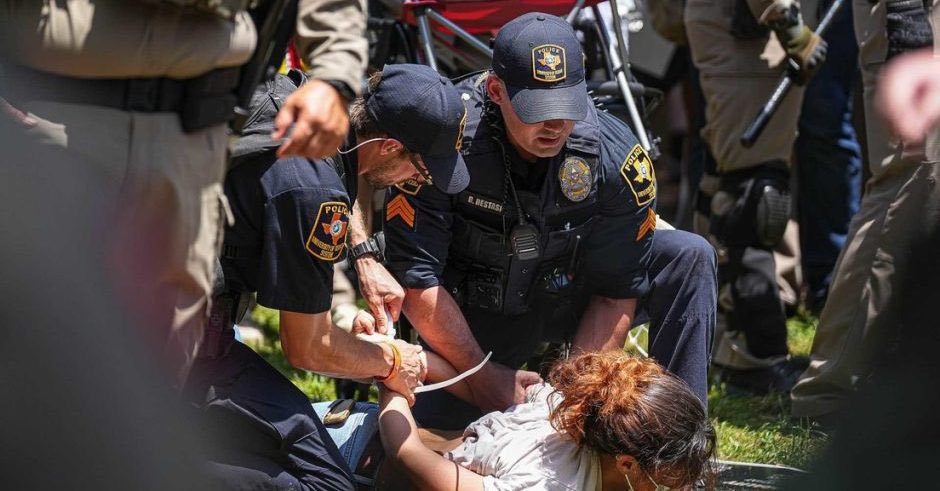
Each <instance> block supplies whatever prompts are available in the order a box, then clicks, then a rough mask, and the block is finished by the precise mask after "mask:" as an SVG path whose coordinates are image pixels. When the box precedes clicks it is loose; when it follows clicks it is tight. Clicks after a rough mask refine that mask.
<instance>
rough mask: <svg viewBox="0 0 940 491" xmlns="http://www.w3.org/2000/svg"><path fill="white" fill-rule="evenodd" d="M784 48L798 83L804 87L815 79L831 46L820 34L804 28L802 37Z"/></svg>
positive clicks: (791, 41) (796, 38)
mask: <svg viewBox="0 0 940 491" xmlns="http://www.w3.org/2000/svg"><path fill="white" fill-rule="evenodd" d="M784 48H786V50H787V58H789V60H790V63H791V64H790V66H791V68H792V73H793V76H794V79H795V81H796V83H797V84H799V85H803V84H805V83H806V82H808V81H809V80H810V79H811V78H813V75H815V73H816V70H817V69H818V68H819V67H820V65H822V63H823V61H825V59H826V52H827V50H828V49H829V46H828V45H827V44H826V41H825V40H823V38H821V37H820V36H819V34H816V33H815V32H813V30H812V29H810V28H808V27H805V26H804V27H803V30H802V31H801V32H800V35H799V36H797V37H795V38H793V39H792V40H790V41H789V42H787V44H786V46H784Z"/></svg>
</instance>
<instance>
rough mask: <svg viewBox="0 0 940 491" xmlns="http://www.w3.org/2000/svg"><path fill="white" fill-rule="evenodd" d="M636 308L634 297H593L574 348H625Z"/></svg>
mask: <svg viewBox="0 0 940 491" xmlns="http://www.w3.org/2000/svg"><path fill="white" fill-rule="evenodd" d="M635 311H636V299H635V298H625V299H618V298H607V297H598V296H594V297H591V302H590V304H589V305H588V307H587V309H586V310H585V311H584V316H582V317H581V323H580V324H579V325H578V331H577V333H575V336H574V341H573V343H572V349H573V351H603V350H610V349H623V345H624V343H625V342H626V340H627V332H629V331H630V325H631V324H632V323H633V315H634V312H635Z"/></svg>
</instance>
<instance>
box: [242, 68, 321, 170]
mask: <svg viewBox="0 0 940 491" xmlns="http://www.w3.org/2000/svg"><path fill="white" fill-rule="evenodd" d="M306 80H307V77H306V76H305V75H304V73H303V72H301V71H300V70H290V71H289V72H288V73H287V75H282V74H280V73H279V74H277V75H275V76H274V78H273V79H271V80H267V81H265V82H264V83H261V84H259V85H258V87H256V88H255V91H254V93H253V94H252V96H251V104H250V105H249V106H248V109H249V110H250V111H251V114H250V115H249V116H248V119H247V120H246V121H245V126H244V127H243V128H242V131H241V134H240V136H239V138H238V139H237V140H235V143H234V144H233V145H232V148H231V152H232V153H231V156H232V158H233V159H235V160H238V159H241V158H249V157H253V156H254V155H258V154H260V153H262V152H265V151H268V150H270V149H272V148H277V147H279V146H281V144H282V143H283V142H284V140H283V139H281V140H274V139H272V138H271V133H273V132H274V118H275V117H277V112H278V111H279V110H280V109H281V106H283V105H284V101H286V100H287V97H288V96H290V95H291V94H292V93H293V92H294V91H295V90H297V88H298V87H300V86H301V85H303V84H304V83H305V82H306Z"/></svg>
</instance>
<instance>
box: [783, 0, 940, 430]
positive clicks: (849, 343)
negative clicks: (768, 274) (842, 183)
mask: <svg viewBox="0 0 940 491" xmlns="http://www.w3.org/2000/svg"><path fill="white" fill-rule="evenodd" d="M853 7H854V8H855V11H854V12H855V34H856V37H857V39H858V43H859V65H860V67H861V70H862V81H863V84H864V91H865V93H864V102H865V126H866V131H867V137H868V138H867V144H868V159H869V169H870V170H871V174H872V175H871V178H870V179H869V180H868V182H867V183H866V186H865V194H864V196H863V197H862V202H861V205H860V209H859V212H858V214H856V215H855V217H854V218H853V219H852V222H851V223H850V226H849V235H848V239H847V241H846V247H845V249H843V251H842V254H841V255H840V257H839V261H838V263H837V264H836V269H835V272H834V275H833V283H832V289H831V291H830V294H829V299H828V301H827V302H826V305H825V307H824V308H823V311H822V315H821V316H820V319H819V326H818V327H817V330H816V337H815V338H814V340H813V348H812V352H811V355H810V366H809V368H808V369H807V370H806V371H805V372H804V373H803V375H802V376H801V377H800V380H799V381H798V383H797V384H796V386H794V388H793V392H792V413H793V415H794V416H800V417H810V418H814V419H816V420H817V421H818V422H820V423H822V424H823V425H829V424H830V423H831V422H834V421H836V420H838V419H839V416H838V414H839V412H840V411H841V410H843V409H844V407H843V406H844V404H845V401H846V399H847V398H848V397H849V396H850V395H851V394H852V392H853V391H854V388H855V387H854V382H853V381H854V380H856V379H857V377H859V376H864V375H865V373H866V370H867V367H868V365H869V360H870V359H871V356H872V355H875V354H877V353H878V352H879V351H881V350H883V347H882V343H881V342H880V341H881V340H883V339H885V337H886V336H888V335H890V334H891V333H892V331H894V329H895V328H896V326H897V325H898V322H899V314H900V313H899V312H897V311H896V310H895V309H893V308H892V306H893V305H894V304H895V303H896V302H893V300H895V298H894V295H892V292H896V291H897V290H898V288H899V286H900V285H901V283H902V282H903V280H904V278H903V273H904V271H905V267H906V264H905V263H906V261H907V256H908V255H909V249H910V246H911V244H913V243H914V241H915V239H916V238H917V237H919V236H920V235H921V231H922V230H926V229H929V226H928V225H929V220H931V219H932V218H934V217H936V213H935V212H934V211H932V210H934V209H936V207H937V202H938V200H940V196H938V194H937V190H936V185H935V184H934V183H935V182H936V172H937V169H936V166H937V160H938V159H940V155H937V142H936V140H935V139H933V140H931V139H928V141H927V147H926V149H927V151H928V156H927V159H926V162H925V161H924V154H923V152H924V148H923V147H922V146H921V145H920V144H919V143H914V144H905V143H903V142H902V141H901V140H900V139H898V138H896V137H894V136H892V135H891V133H890V132H889V130H888V129H887V127H886V125H885V124H884V121H883V120H882V118H881V116H880V115H879V114H878V113H877V111H876V104H875V95H876V92H877V89H878V80H879V75H880V71H881V68H882V66H884V64H885V62H886V61H887V60H888V59H889V58H890V57H891V56H892V55H894V54H899V53H901V52H903V51H906V50H910V49H913V48H917V47H920V46H918V45H917V43H916V41H917V40H920V41H921V42H923V40H924V39H928V40H929V27H928V26H927V13H926V11H925V10H924V6H923V4H922V3H921V2H902V1H885V0H879V1H877V2H872V1H869V0H855V2H854V4H853ZM937 17H938V9H937V8H936V6H934V8H933V30H934V38H933V41H934V43H936V41H937V34H938V33H937V28H938V26H937V21H938V18H937ZM918 31H920V33H919V34H918ZM924 31H926V34H927V36H924V35H923V34H924ZM911 34H914V35H913V36H911ZM911 38H913V41H915V42H914V43H911V42H910V41H912V39H911ZM921 46H923V44H922V45H921ZM919 137H922V135H920V136H919ZM912 274H916V273H912Z"/></svg>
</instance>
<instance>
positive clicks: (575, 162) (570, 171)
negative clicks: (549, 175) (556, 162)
mask: <svg viewBox="0 0 940 491" xmlns="http://www.w3.org/2000/svg"><path fill="white" fill-rule="evenodd" d="M558 182H559V183H560V184H561V192H562V194H564V195H565V197H566V198H568V199H569V200H571V201H574V202H575V203H578V202H581V201H584V198H587V196H588V194H590V193H591V184H593V183H594V176H592V175H591V168H590V167H589V166H588V164H587V162H585V161H584V159H581V158H578V157H568V158H566V159H565V163H563V164H561V169H559V170H558Z"/></svg>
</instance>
